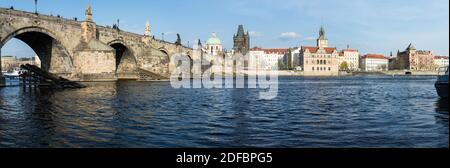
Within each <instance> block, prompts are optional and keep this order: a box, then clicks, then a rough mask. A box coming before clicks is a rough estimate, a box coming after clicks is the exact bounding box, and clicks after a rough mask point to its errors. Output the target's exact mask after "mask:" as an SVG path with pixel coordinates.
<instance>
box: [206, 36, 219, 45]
mask: <svg viewBox="0 0 450 168" xmlns="http://www.w3.org/2000/svg"><path fill="white" fill-rule="evenodd" d="M206 44H207V45H221V44H222V41H220V39H219V38H217V35H216V33H213V34H212V36H211V38H209V39H208V41H206Z"/></svg>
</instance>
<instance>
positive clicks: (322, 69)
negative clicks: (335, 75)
mask: <svg viewBox="0 0 450 168" xmlns="http://www.w3.org/2000/svg"><path fill="white" fill-rule="evenodd" d="M312 70H313V71H326V70H327V67H312ZM328 71H331V67H328Z"/></svg>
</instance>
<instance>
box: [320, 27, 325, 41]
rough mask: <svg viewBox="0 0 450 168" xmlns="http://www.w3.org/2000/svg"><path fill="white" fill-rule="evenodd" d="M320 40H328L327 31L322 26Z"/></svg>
mask: <svg viewBox="0 0 450 168" xmlns="http://www.w3.org/2000/svg"><path fill="white" fill-rule="evenodd" d="M319 38H320V39H326V37H325V29H324V28H323V26H320V31H319Z"/></svg>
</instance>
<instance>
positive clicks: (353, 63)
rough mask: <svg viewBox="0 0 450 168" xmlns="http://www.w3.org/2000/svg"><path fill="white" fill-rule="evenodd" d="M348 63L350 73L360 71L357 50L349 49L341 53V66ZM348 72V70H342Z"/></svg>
mask: <svg viewBox="0 0 450 168" xmlns="http://www.w3.org/2000/svg"><path fill="white" fill-rule="evenodd" d="M344 62H345V63H346V64H347V66H348V70H350V71H358V70H359V52H358V50H355V49H350V48H348V47H347V49H344V50H342V51H341V52H340V53H339V66H340V65H342V64H343V63H344ZM340 70H346V69H340Z"/></svg>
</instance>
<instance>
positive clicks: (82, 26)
mask: <svg viewBox="0 0 450 168" xmlns="http://www.w3.org/2000/svg"><path fill="white" fill-rule="evenodd" d="M12 38H17V39H19V40H21V41H23V42H24V43H26V44H27V45H29V46H30V47H31V48H32V49H33V50H34V51H35V53H36V54H37V55H38V57H39V59H40V60H41V62H42V65H41V68H42V69H43V70H45V71H48V72H50V73H53V74H56V75H59V76H61V77H64V78H67V79H70V80H75V81H115V80H120V79H135V80H161V79H167V78H169V76H170V73H171V72H172V71H173V70H174V69H175V68H176V67H175V63H173V62H172V61H171V57H172V56H173V55H175V54H185V55H187V56H189V57H190V55H192V53H193V49H191V48H189V47H185V46H183V45H182V44H181V39H180V38H179V36H178V40H177V42H175V43H170V42H166V41H163V40H159V39H156V38H154V36H152V34H151V29H150V24H149V22H148V21H147V24H146V28H145V33H144V35H140V34H135V33H130V32H126V31H123V30H120V29H119V28H118V27H113V28H111V27H104V26H99V25H96V23H95V22H94V20H93V18H92V10H91V7H90V6H88V8H87V9H86V11H85V19H84V21H77V20H76V19H65V18H62V17H60V16H56V17H55V16H49V15H42V14H37V13H30V12H24V11H17V10H13V9H6V8H0V48H1V47H3V46H4V45H5V43H7V42H8V41H9V40H10V39H12ZM0 53H1V50H0Z"/></svg>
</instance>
